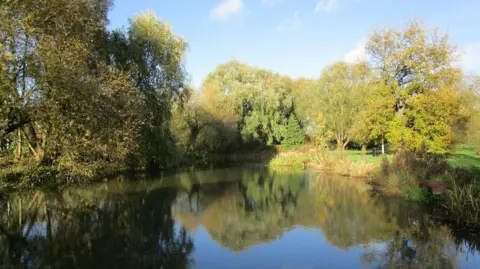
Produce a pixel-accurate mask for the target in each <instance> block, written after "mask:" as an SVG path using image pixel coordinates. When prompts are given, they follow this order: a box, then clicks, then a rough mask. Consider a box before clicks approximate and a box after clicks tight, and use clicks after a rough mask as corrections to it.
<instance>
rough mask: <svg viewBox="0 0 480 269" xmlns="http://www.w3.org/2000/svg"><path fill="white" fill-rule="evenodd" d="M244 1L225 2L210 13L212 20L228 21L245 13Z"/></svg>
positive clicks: (232, 0)
mask: <svg viewBox="0 0 480 269" xmlns="http://www.w3.org/2000/svg"><path fill="white" fill-rule="evenodd" d="M243 8H244V3H243V0H223V2H222V3H220V4H219V5H218V6H216V7H215V8H213V9H212V10H211V11H210V18H212V19H215V20H219V21H227V20H229V19H231V18H232V17H234V16H237V15H240V14H242V12H243Z"/></svg>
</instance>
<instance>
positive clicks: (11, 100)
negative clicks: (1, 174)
mask: <svg viewBox="0 0 480 269" xmlns="http://www.w3.org/2000/svg"><path fill="white" fill-rule="evenodd" d="M110 6H111V2H110V1H109V0H79V1H69V0H38V1H29V0H28V1H26V0H25V1H7V2H6V3H5V4H2V9H1V11H0V12H1V13H0V21H1V22H0V23H1V28H0V29H1V30H0V39H1V45H0V46H1V47H0V48H1V58H0V60H1V62H0V70H1V76H0V80H1V83H0V84H1V92H0V93H1V94H0V102H1V103H2V105H1V107H0V136H1V141H2V143H1V146H2V152H1V153H2V157H3V158H2V163H3V165H5V164H4V163H5V162H7V165H11V164H12V163H16V164H19V163H22V162H29V163H31V162H34V163H35V164H39V165H49V166H55V167H58V168H59V169H60V170H66V171H72V172H75V173H77V172H78V173H79V174H82V175H91V174H93V173H96V172H98V171H99V169H101V168H103V167H105V166H107V165H109V164H128V165H130V166H132V167H144V168H152V169H161V168H167V167H170V166H171V165H172V164H173V163H174V162H175V159H172V156H174V152H175V149H174V144H175V143H174V141H175V140H174V136H173V134H172V132H171V130H170V125H169V123H170V119H171V107H172V104H173V103H174V102H176V101H177V100H179V99H180V97H181V93H182V91H183V89H184V88H185V83H186V81H187V80H186V77H187V74H186V72H185V70H184V67H183V58H184V55H185V51H186V47H187V45H186V42H185V41H184V40H183V39H182V38H180V37H178V36H176V35H174V34H173V33H172V31H171V26H169V25H167V24H165V23H163V22H161V21H160V20H158V19H157V18H156V17H155V16H154V14H153V13H148V12H147V13H144V14H142V15H139V16H137V17H135V18H133V19H131V20H130V23H129V27H128V29H127V30H125V31H122V30H113V31H108V30H107V29H106V25H107V19H106V16H107V12H108V9H109V7H110ZM5 160H6V161H5Z"/></svg>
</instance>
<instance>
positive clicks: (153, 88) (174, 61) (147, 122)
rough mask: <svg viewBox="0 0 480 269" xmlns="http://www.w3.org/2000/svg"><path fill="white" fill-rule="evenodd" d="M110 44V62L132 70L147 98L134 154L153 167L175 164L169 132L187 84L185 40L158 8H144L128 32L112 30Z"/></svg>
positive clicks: (142, 109) (135, 83) (131, 21)
mask: <svg viewBox="0 0 480 269" xmlns="http://www.w3.org/2000/svg"><path fill="white" fill-rule="evenodd" d="M107 43H108V48H107V53H108V54H107V56H108V57H107V61H108V62H109V64H110V65H111V66H115V67H116V68H118V69H120V70H123V71H126V72H128V73H129V74H130V76H131V79H132V80H133V83H134V85H135V88H136V89H137V90H138V92H139V93H140V94H141V95H142V96H143V100H144V104H143V106H142V108H141V109H140V110H139V111H140V116H141V118H142V120H141V137H140V139H139V141H140V152H139V153H140V154H137V156H136V158H135V159H137V160H140V161H141V162H142V164H143V165H145V166H146V167H147V168H150V169H159V168H166V167H168V166H171V165H173V164H174V162H175V158H172V156H174V155H175V154H176V149H175V147H174V145H175V140H174V137H173V135H172V133H171V131H170V122H171V111H172V105H173V103H174V101H175V100H176V99H178V98H179V94H180V93H181V91H182V90H183V89H184V88H185V86H186V81H187V73H186V72H185V68H184V65H183V63H184V58H185V52H186V49H187V44H186V42H185V41H184V40H183V38H181V37H179V36H177V35H175V34H174V33H173V32H172V27H171V26H170V25H169V24H166V23H164V22H162V21H161V20H159V19H158V18H157V17H156V16H155V14H154V13H152V12H145V13H142V14H140V15H138V16H136V17H134V18H133V19H131V20H130V26H129V28H128V30H127V31H126V32H122V31H119V30H116V31H113V32H112V33H110V36H109V38H108V42H107Z"/></svg>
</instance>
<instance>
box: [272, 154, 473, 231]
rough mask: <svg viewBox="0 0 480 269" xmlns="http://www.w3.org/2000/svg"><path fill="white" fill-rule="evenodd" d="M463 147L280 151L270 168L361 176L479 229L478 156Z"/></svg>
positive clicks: (459, 223)
mask: <svg viewBox="0 0 480 269" xmlns="http://www.w3.org/2000/svg"><path fill="white" fill-rule="evenodd" d="M476 149H477V147H475V146H472V145H459V146H457V147H456V148H455V149H453V150H452V151H451V152H449V153H448V154H446V155H444V156H438V155H430V154H427V153H424V154H420V155H419V154H413V153H409V152H406V151H398V152H397V153H396V154H395V155H393V154H388V155H385V156H373V155H372V154H371V152H363V153H362V152H361V151H352V150H347V151H343V152H342V151H339V152H337V151H318V150H316V149H313V148H308V147H302V148H296V149H294V150H288V151H280V153H279V154H278V155H277V156H276V157H275V158H274V159H273V160H272V161H271V162H270V164H269V165H270V166H272V167H279V166H282V167H300V168H308V169H311V170H314V171H315V170H318V171H327V172H330V173H332V174H338V175H344V176H349V177H360V178H362V179H363V180H364V181H365V182H368V183H369V184H370V185H371V186H372V188H373V190H374V191H375V192H377V193H381V194H382V195H386V196H393V197H399V198H402V199H404V200H408V201H414V202H418V203H423V204H430V205H432V206H433V207H434V208H435V210H436V211H437V216H439V218H442V219H444V220H445V221H446V222H450V223H454V224H455V225H456V226H457V227H465V229H480V156H479V155H477V153H476Z"/></svg>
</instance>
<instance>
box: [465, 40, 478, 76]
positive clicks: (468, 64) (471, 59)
mask: <svg viewBox="0 0 480 269" xmlns="http://www.w3.org/2000/svg"><path fill="white" fill-rule="evenodd" d="M462 52H463V54H462V56H461V57H460V66H461V67H462V68H463V70H464V71H465V72H467V73H474V74H477V75H480V42H476V43H471V44H469V45H467V46H465V48H464V49H463V51H462Z"/></svg>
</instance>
